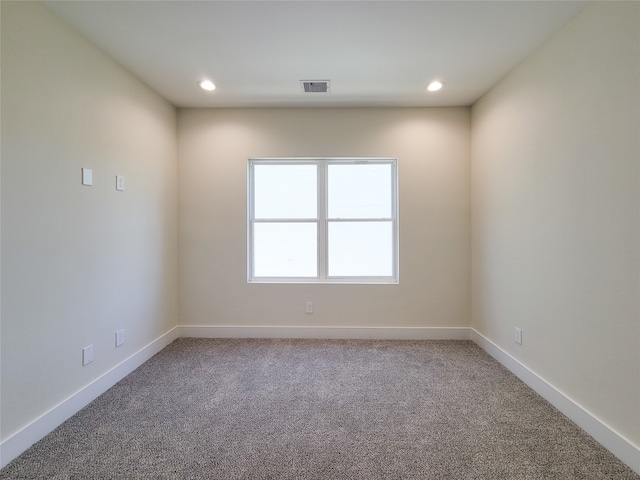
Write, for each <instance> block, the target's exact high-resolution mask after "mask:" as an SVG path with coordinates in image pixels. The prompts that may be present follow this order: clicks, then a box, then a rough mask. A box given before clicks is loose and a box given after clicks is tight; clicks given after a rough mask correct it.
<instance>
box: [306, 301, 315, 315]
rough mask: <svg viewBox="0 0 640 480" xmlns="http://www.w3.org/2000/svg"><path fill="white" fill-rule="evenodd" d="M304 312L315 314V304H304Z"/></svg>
mask: <svg viewBox="0 0 640 480" xmlns="http://www.w3.org/2000/svg"><path fill="white" fill-rule="evenodd" d="M304 311H305V312H306V313H313V302H306V303H305V304H304Z"/></svg>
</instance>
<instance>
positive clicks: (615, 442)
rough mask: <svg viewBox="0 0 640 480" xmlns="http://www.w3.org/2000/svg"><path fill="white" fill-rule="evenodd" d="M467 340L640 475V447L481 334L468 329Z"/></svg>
mask: <svg viewBox="0 0 640 480" xmlns="http://www.w3.org/2000/svg"><path fill="white" fill-rule="evenodd" d="M470 338H471V340H473V342H474V343H476V344H477V345H478V346H479V347H480V348H482V349H483V350H484V351H486V352H487V353H488V354H489V355H491V356H492V357H493V358H495V359H496V360H497V361H498V362H500V363H501V364H502V365H504V366H505V367H506V368H507V369H508V370H509V371H511V373H513V374H514V375H516V376H517V377H518V378H519V379H520V380H522V381H523V382H524V383H526V384H527V385H528V386H529V387H530V388H531V389H533V390H534V391H535V392H537V393H538V394H539V395H540V396H541V397H543V398H544V399H545V400H547V401H548V402H549V403H550V404H551V405H553V406H554V407H556V408H557V409H558V410H560V411H561V412H562V413H563V414H565V415H566V416H567V417H569V419H571V420H572V421H573V422H574V423H575V424H576V425H578V426H579V427H580V428H582V429H583V430H584V431H585V432H587V433H588V434H589V435H591V436H592V437H593V438H594V439H595V440H596V441H598V442H599V443H600V444H601V445H602V446H604V447H605V448H606V449H607V450H609V451H610V452H611V453H613V454H614V455H615V456H616V457H618V458H619V459H620V460H621V461H623V462H624V463H625V464H627V465H628V466H629V467H631V469H633V470H634V471H635V472H636V473H638V474H640V447H638V446H636V445H634V444H633V443H631V441H629V440H628V439H626V438H625V437H624V436H622V435H621V434H619V433H618V432H616V431H615V430H614V429H613V428H611V427H609V426H608V425H607V424H605V423H604V422H602V421H601V420H600V419H598V418H597V417H596V416H595V415H593V414H592V413H590V412H589V411H588V410H586V409H585V408H584V407H582V406H581V405H580V404H578V403H576V402H575V401H573V400H572V399H571V398H569V397H567V396H566V395H565V394H564V393H562V392H561V391H560V390H558V389H557V388H555V387H554V386H553V385H551V384H550V383H548V382H547V381H546V380H544V379H543V378H541V377H540V376H538V375H537V374H536V373H535V372H533V371H532V370H530V369H529V368H527V367H526V366H524V365H523V364H522V363H520V362H519V361H518V360H516V359H515V358H513V357H512V356H511V355H509V354H508V353H507V352H505V351H504V350H502V349H501V348H500V347H498V346H497V345H496V344H494V343H493V342H492V341H491V340H489V339H488V338H486V337H485V336H483V335H482V334H481V333H479V332H477V331H475V330H473V329H470Z"/></svg>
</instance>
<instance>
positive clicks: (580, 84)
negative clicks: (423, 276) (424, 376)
mask: <svg viewBox="0 0 640 480" xmlns="http://www.w3.org/2000/svg"><path fill="white" fill-rule="evenodd" d="M639 5H640V4H638V3H637V2H626V3H625V2H621V3H617V2H599V3H595V4H594V5H592V6H590V7H588V8H587V9H586V10H585V11H584V12H583V13H582V14H580V15H579V16H578V17H577V18H576V19H575V20H573V21H572V22H571V23H570V24H569V25H568V26H567V27H566V28H564V29H563V30H562V31H561V32H560V33H559V34H558V35H556V36H555V37H554V38H553V39H551V40H550V41H549V42H548V43H547V44H546V45H545V46H543V47H542V48H541V49H540V50H539V51H537V52H536V53H535V54H534V55H533V56H532V57H530V58H529V59H528V60H526V61H525V62H524V63H523V64H522V65H521V66H520V67H519V68H517V69H516V70H515V71H513V72H512V73H511V74H510V75H508V76H507V78H505V79H504V80H503V81H501V82H500V83H499V84H498V85H497V86H496V87H494V88H493V89H492V90H491V91H490V92H489V94H487V95H486V96H485V97H484V98H483V99H482V100H481V101H480V102H479V103H478V104H476V105H475V106H474V107H473V110H472V132H473V149H472V165H473V167H472V191H473V194H472V204H473V214H472V218H473V220H472V232H473V239H472V249H473V267H472V272H473V273H472V277H473V288H472V290H473V301H472V305H473V315H472V318H473V319H472V326H473V327H474V328H475V329H477V330H478V331H480V332H481V333H482V334H483V335H485V336H487V337H488V338H489V339H490V340H491V341H493V342H495V343H496V344H497V345H499V346H500V347H501V348H503V349H504V350H506V351H507V352H508V353H510V354H511V355H513V356H514V357H515V358H516V359H518V360H519V361H520V362H522V363H523V364H525V365H526V366H528V367H529V368H530V369H532V370H533V371H534V372H536V373H537V374H538V375H539V376H541V377H542V378H543V379H545V380H547V381H548V382H549V383H551V384H552V385H553V386H555V387H556V388H558V389H559V390H560V391H562V392H563V393H564V394H565V395H567V396H569V397H570V398H571V399H573V400H574V401H575V402H577V403H578V404H579V405H582V406H583V407H584V408H585V409H586V410H587V411H589V412H591V413H592V414H593V415H594V416H595V417H596V418H599V419H601V420H602V421H604V422H605V423H606V424H608V425H609V426H611V427H613V428H614V429H615V430H617V431H618V432H619V433H621V434H622V435H623V436H626V437H627V438H628V439H629V440H631V441H632V442H633V443H635V445H640V308H639V302H640V295H639V294H640V282H639V267H638V266H639V264H640V245H639V238H640V228H639V219H640V208H639V207H640V201H639V200H640V186H639V168H638V167H639V162H640V148H639V138H640V121H639V117H640V114H639V110H640V96H639V88H640V74H639V70H638V62H639V58H640V51H639V45H640V38H639V33H638V18H639ZM514 326H519V327H521V328H522V329H523V345H522V346H518V345H516V344H515V343H514V341H513V327H514Z"/></svg>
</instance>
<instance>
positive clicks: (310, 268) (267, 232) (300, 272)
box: [253, 223, 318, 277]
mask: <svg viewBox="0 0 640 480" xmlns="http://www.w3.org/2000/svg"><path fill="white" fill-rule="evenodd" d="M317 242H318V235H317V225H316V224H315V223H255V224H254V226H253V259H254V260H253V261H254V276H256V277H316V276H317V275H318V257H317V249H318V247H317Z"/></svg>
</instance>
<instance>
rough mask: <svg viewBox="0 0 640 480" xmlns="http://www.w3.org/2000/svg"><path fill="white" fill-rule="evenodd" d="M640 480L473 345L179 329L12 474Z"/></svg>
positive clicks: (5, 475)
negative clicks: (202, 335)
mask: <svg viewBox="0 0 640 480" xmlns="http://www.w3.org/2000/svg"><path fill="white" fill-rule="evenodd" d="M45 478H46V479H83V480H87V479H438V480H443V479H456V480H464V479H535V480H541V479H562V480H566V479H616V480H626V479H634V480H638V479H640V476H638V475H636V474H635V473H633V471H631V469H629V468H628V467H626V466H625V465H624V464H623V463H621V462H620V461H618V460H617V459H616V458H615V457H614V456H613V455H611V454H610V453H609V452H607V451H606V450H605V449H604V448H603V447H601V446H600V445H599V444H598V443H596V442H595V441H594V440H593V439H592V438H591V437H589V436H588V435H587V434H586V433H584V432H583V431H582V430H580V429H579V428H578V427H577V426H575V425H574V424H573V423H572V422H570V421H569V420H568V419H567V418H566V417H564V416H563V415H562V414H561V413H559V412H558V411H557V410H556V409H554V408H553V407H552V406H551V405H550V404H548V403H547V402H546V401H545V400H544V399H542V398H541V397H540V396H538V395H537V394H536V393H535V392H533V391H532V390H531V389H529V388H528V387H527V386H526V385H524V384H523V383H522V382H521V381H520V380H518V379H517V378H516V377H515V376H514V375H512V374H511V373H510V372H508V371H507V370H506V369H505V368H503V367H502V366H501V365H500V364H498V363H497V362H496V361H494V360H493V359H492V358H491V357H489V356H488V355H487V354H486V353H485V352H483V351H482V350H481V349H480V348H479V347H478V346H476V345H475V344H473V343H472V342H468V341H368V340H229V339H221V340H212V339H187V338H183V339H179V340H177V341H175V342H174V343H172V344H171V345H169V346H168V347H167V348H165V349H164V350H163V351H162V352H160V353H159V354H157V355H156V356H154V357H153V358H152V359H150V360H149V361H148V362H146V363H145V364H144V365H142V366H141V367H140V368H138V369H137V370H136V371H135V372H133V373H132V374H130V375H129V376H127V377H126V378H125V379H123V380H122V381H120V382H119V383H118V384H117V385H115V386H114V387H113V388H111V389H110V390H109V391H107V392H106V393H105V394H104V395H102V396H100V397H99V398H98V399H96V400H95V401H94V402H93V403H91V404H90V405H89V406H87V407H86V408H85V409H83V410H82V411H80V412H79V413H78V414H77V415H75V416H73V417H72V418H71V419H69V420H68V421H67V422H65V423H64V424H63V425H61V426H60V427H59V428H57V429H56V430H55V431H53V432H52V433H51V434H49V435H48V436H47V437H45V438H44V439H43V440H41V441H40V442H38V443H37V444H36V445H34V446H33V447H32V448H30V449H29V450H28V451H26V452H25V453H23V454H22V455H21V456H20V457H18V458H17V459H16V460H14V461H13V462H12V463H10V464H9V465H8V466H7V467H5V468H4V469H3V470H2V471H0V479H45Z"/></svg>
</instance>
